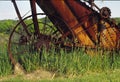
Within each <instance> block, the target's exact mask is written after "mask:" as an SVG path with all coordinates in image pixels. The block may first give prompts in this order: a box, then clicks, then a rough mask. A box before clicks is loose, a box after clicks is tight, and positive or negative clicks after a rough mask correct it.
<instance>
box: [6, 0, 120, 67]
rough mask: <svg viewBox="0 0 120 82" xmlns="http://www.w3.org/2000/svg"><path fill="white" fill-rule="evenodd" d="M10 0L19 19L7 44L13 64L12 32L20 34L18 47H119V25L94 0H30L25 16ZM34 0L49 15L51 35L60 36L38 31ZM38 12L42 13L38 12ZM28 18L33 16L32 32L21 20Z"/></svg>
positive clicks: (109, 48) (105, 9)
mask: <svg viewBox="0 0 120 82" xmlns="http://www.w3.org/2000/svg"><path fill="white" fill-rule="evenodd" d="M12 2H13V4H14V7H15V10H16V13H17V15H18V18H19V20H20V22H19V23H18V24H17V25H16V26H15V28H14V29H13V31H12V33H11V35H10V38H9V44H8V53H9V56H10V59H11V61H12V63H13V64H14V65H15V64H16V61H15V60H14V57H13V56H12V55H13V54H14V53H12V49H11V47H12V39H14V35H16V34H17V33H18V34H20V35H19V38H18V42H17V46H16V47H17V48H18V47H20V45H21V46H22V45H23V44H24V46H29V45H30V46H31V45H32V46H34V47H35V48H37V49H40V48H41V46H42V45H45V46H46V47H49V44H50V43H53V44H54V45H56V44H62V45H64V46H69V47H73V46H76V47H86V48H87V47H89V48H95V49H96V48H98V47H100V48H102V49H106V50H119V48H120V44H119V41H120V38H119V37H120V31H119V28H118V26H117V25H116V24H115V23H114V22H113V21H112V20H111V19H110V17H109V16H110V11H109V9H108V8H103V9H100V8H99V7H97V6H96V5H95V4H94V3H93V0H89V4H90V5H91V6H88V5H86V4H85V3H84V2H82V1H81V0H30V5H31V12H32V15H30V16H28V17H26V18H24V19H22V17H21V15H20V12H19V10H18V8H17V5H16V2H15V0H12ZM36 3H37V4H38V6H39V7H40V8H41V9H42V10H43V11H44V12H45V15H46V16H48V18H49V19H50V21H51V22H52V23H53V25H54V26H55V28H56V29H57V30H56V31H54V32H53V33H52V34H55V33H57V31H58V32H60V34H61V36H60V37H59V38H58V36H57V37H53V36H52V34H47V33H43V32H42V31H41V32H40V29H41V27H40V26H39V24H38V23H39V21H38V20H37V12H36V5H35V4H36ZM93 6H95V7H96V8H97V9H98V10H99V12H98V11H96V10H94V9H93ZM40 15H44V14H43V13H40ZM29 17H32V21H33V23H32V24H33V26H34V33H33V34H32V33H31V32H30V31H29V30H28V25H26V24H25V22H24V20H25V19H27V18H29ZM20 24H21V25H22V26H23V30H24V31H22V33H19V32H16V31H17V30H16V29H17V27H18V25H20ZM43 24H44V25H43V28H44V30H46V31H47V29H46V25H47V24H46V20H45V22H44V23H43ZM50 28H51V27H50ZM23 32H25V33H23ZM33 36H34V38H33ZM17 37H18V36H17ZM65 38H69V41H71V43H70V44H69V41H68V42H64V39H65ZM53 39H58V41H53ZM15 40H16V39H15ZM33 40H34V41H33ZM31 42H34V43H31ZM28 44H29V45H28ZM13 47H14V45H13ZM25 48H26V47H25ZM23 52H26V51H25V50H24V51H22V52H21V53H22V54H23ZM16 54H18V53H16Z"/></svg>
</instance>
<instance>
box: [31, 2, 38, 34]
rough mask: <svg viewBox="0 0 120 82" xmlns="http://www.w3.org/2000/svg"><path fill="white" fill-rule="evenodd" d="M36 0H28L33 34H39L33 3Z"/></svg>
mask: <svg viewBox="0 0 120 82" xmlns="http://www.w3.org/2000/svg"><path fill="white" fill-rule="evenodd" d="M35 2H36V0H30V5H31V12H32V20H33V23H34V30H35V35H39V34H40V32H39V25H38V20H37V15H36V5H35Z"/></svg>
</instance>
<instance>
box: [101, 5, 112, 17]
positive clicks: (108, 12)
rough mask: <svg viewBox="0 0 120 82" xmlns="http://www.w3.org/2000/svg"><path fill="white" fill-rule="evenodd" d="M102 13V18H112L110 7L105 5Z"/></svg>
mask: <svg viewBox="0 0 120 82" xmlns="http://www.w3.org/2000/svg"><path fill="white" fill-rule="evenodd" d="M100 15H101V17H102V18H110V16H111V10H110V9H109V8H108V7H103V8H101V9H100Z"/></svg>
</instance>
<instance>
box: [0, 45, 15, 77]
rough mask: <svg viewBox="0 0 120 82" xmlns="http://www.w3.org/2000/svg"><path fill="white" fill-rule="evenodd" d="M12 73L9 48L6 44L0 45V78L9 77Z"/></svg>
mask: <svg viewBox="0 0 120 82" xmlns="http://www.w3.org/2000/svg"><path fill="white" fill-rule="evenodd" d="M12 72H13V70H12V65H11V63H10V61H9V58H8V54H7V46H6V44H0V76H4V75H9V74H11V73H12Z"/></svg>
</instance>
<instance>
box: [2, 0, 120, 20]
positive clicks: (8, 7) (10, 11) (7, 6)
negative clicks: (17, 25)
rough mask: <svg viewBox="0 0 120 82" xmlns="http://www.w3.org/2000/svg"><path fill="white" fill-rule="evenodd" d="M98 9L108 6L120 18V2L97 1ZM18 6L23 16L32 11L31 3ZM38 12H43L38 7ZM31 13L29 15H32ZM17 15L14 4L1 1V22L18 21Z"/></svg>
mask: <svg viewBox="0 0 120 82" xmlns="http://www.w3.org/2000/svg"><path fill="white" fill-rule="evenodd" d="M95 3H96V4H97V5H98V7H100V8H102V7H103V6H107V7H109V8H110V9H111V11H112V14H111V15H112V17H120V9H119V8H120V1H114V0H112V1H110V0H108V1H105V0H104V1H95ZM17 5H18V7H19V9H20V12H21V14H22V16H24V15H25V13H27V12H28V11H29V10H30V5H29V1H20V0H19V1H17ZM37 11H38V12H42V10H41V9H40V8H39V7H38V6H37ZM30 14H31V13H29V14H28V15H30ZM16 18H17V15H16V12H15V9H14V7H13V4H12V2H11V1H10V0H7V1H5V0H0V20H4V19H16Z"/></svg>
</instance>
